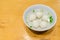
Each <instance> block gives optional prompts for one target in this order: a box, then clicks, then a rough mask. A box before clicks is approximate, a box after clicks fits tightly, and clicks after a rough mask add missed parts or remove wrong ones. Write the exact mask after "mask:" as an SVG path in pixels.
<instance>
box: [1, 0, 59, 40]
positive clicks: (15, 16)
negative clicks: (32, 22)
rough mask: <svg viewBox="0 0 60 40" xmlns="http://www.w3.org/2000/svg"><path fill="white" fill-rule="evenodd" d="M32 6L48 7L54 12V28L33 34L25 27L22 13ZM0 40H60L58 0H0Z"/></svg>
mask: <svg viewBox="0 0 60 40" xmlns="http://www.w3.org/2000/svg"><path fill="white" fill-rule="evenodd" d="M34 4H44V5H47V6H50V7H51V8H52V9H53V10H54V11H55V12H56V14H57V23H56V25H55V26H54V28H52V29H51V30H49V31H47V32H44V33H34V32H32V31H31V30H29V29H28V28H27V27H26V25H25V24H24V21H23V13H24V11H25V9H26V8H27V7H29V6H31V5H34ZM0 40H60V0H0Z"/></svg>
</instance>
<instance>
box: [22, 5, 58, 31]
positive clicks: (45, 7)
mask: <svg viewBox="0 0 60 40" xmlns="http://www.w3.org/2000/svg"><path fill="white" fill-rule="evenodd" d="M39 8H40V9H41V8H43V9H46V10H49V11H50V12H51V15H52V16H53V20H54V21H53V23H52V24H51V25H50V26H48V27H47V28H42V29H39V30H36V29H32V28H30V26H29V25H28V24H27V20H26V16H27V14H28V13H29V11H31V10H32V9H39ZM23 21H24V23H25V24H26V26H27V27H28V28H29V29H31V30H34V31H46V30H49V29H51V28H53V27H54V25H55V24H56V21H57V16H56V13H55V11H54V10H53V9H52V8H51V7H49V6H46V5H43V4H35V5H31V6H29V7H28V8H27V9H26V10H25V11H24V14H23Z"/></svg>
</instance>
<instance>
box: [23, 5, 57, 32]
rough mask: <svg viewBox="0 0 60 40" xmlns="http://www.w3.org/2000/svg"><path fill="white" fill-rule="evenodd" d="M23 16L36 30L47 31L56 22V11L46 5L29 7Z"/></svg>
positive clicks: (26, 22)
mask: <svg viewBox="0 0 60 40" xmlns="http://www.w3.org/2000/svg"><path fill="white" fill-rule="evenodd" d="M24 15H25V16H23V18H24V20H25V24H27V26H28V27H29V28H30V29H32V30H35V31H45V30H48V29H50V28H52V27H53V25H55V23H56V15H55V12H54V11H52V9H50V8H49V7H47V6H44V5H34V6H31V7H30V8H28V9H27V10H26V11H25V13H24Z"/></svg>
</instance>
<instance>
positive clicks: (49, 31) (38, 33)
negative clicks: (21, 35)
mask: <svg viewBox="0 0 60 40" xmlns="http://www.w3.org/2000/svg"><path fill="white" fill-rule="evenodd" d="M53 30H54V27H53V28H51V29H50V30H46V31H34V30H31V29H30V28H28V27H26V31H27V32H28V33H29V31H31V32H32V33H34V34H37V35H41V34H44V35H47V34H50V33H51V32H52V31H53Z"/></svg>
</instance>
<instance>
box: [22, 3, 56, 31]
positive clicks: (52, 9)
mask: <svg viewBox="0 0 60 40" xmlns="http://www.w3.org/2000/svg"><path fill="white" fill-rule="evenodd" d="M37 5H40V6H45V7H48V8H49V9H50V10H52V11H53V12H54V15H55V22H54V23H53V24H52V25H51V26H50V28H48V29H43V30H34V29H31V28H30V27H29V25H28V24H27V23H26V22H25V18H24V17H25V14H26V12H27V10H28V9H29V8H31V7H33V6H37ZM23 21H24V23H25V25H26V26H27V27H28V28H30V29H31V30H34V31H46V30H50V29H51V28H53V27H54V25H55V24H56V22H57V15H56V12H55V11H54V10H53V9H52V8H51V7H49V6H47V5H44V4H34V5H31V6H29V7H28V8H26V9H25V11H24V13H23Z"/></svg>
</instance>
